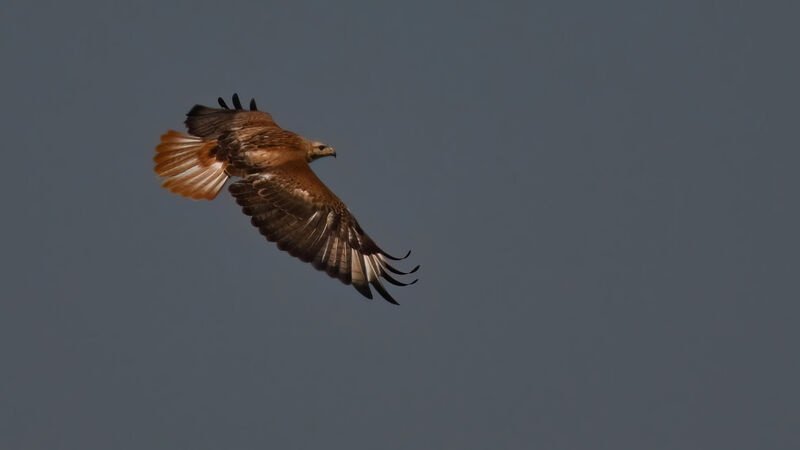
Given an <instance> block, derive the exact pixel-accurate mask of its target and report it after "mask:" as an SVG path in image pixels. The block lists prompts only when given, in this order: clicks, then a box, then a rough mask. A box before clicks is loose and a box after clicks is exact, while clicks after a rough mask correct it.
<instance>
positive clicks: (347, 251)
mask: <svg viewBox="0 0 800 450" xmlns="http://www.w3.org/2000/svg"><path fill="white" fill-rule="evenodd" d="M218 101H219V105H220V107H221V108H209V107H207V106H202V105H195V106H194V107H193V108H192V109H191V110H190V111H189V112H188V113H187V115H186V116H187V118H186V127H187V129H188V131H189V134H184V133H180V132H177V131H173V130H170V131H167V133H166V134H164V135H163V136H161V143H160V144H158V146H156V155H155V157H154V158H153V160H154V161H155V163H156V165H155V172H156V174H158V176H159V177H163V178H165V179H166V180H165V181H164V183H163V187H165V188H167V189H169V190H170V191H172V192H174V193H176V194H179V195H182V196H184V197H189V198H193V199H205V200H212V199H213V198H214V197H216V196H217V193H218V192H219V191H220V189H222V186H223V185H224V184H225V182H226V181H227V180H228V178H229V177H239V178H242V179H241V180H239V181H236V182H234V183H232V184H231V185H230V187H229V190H230V192H231V194H232V195H233V197H234V198H235V199H236V203H238V204H239V205H241V206H242V211H243V212H244V213H245V214H246V215H248V216H250V218H251V220H250V221H251V222H252V224H253V225H254V226H255V227H257V228H258V229H259V231H260V232H261V234H263V235H264V236H265V237H266V238H267V240H268V241H271V242H275V243H276V244H277V245H278V248H279V249H281V250H283V251H286V252H289V254H291V255H292V256H295V257H297V258H299V259H300V260H302V261H305V262H308V263H311V264H312V265H313V266H314V267H315V268H316V269H318V270H323V271H325V272H326V273H327V274H328V275H330V276H331V277H334V278H338V279H339V280H340V281H341V282H342V283H345V284H352V285H353V287H355V288H356V290H357V291H358V292H360V293H361V294H362V295H364V296H365V297H367V298H370V299H371V298H372V291H371V290H370V288H369V286H370V285H371V286H372V287H373V288H375V290H376V291H378V293H380V294H381V296H382V297H383V298H384V299H386V300H387V301H389V302H391V303H394V304H395V305H396V304H397V302H396V301H395V300H394V299H393V298H392V296H391V295H389V293H388V292H387V291H386V289H385V288H384V286H383V284H382V283H381V279H383V280H386V281H387V282H389V283H391V284H394V285H397V286H407V285H409V284H414V283H415V282H416V281H417V280H414V281H412V282H410V283H403V282H400V281H398V280H396V279H395V278H394V277H392V275H391V274H395V275H408V274H410V273H414V272H416V271H417V269H419V266H416V267H414V269H412V270H411V271H409V272H402V271H400V270H398V269H396V268H394V267H392V265H391V264H390V263H389V260H393V261H399V260H402V259H405V258H407V257H408V255H409V254H410V253H411V252H409V253H408V254H406V255H405V256H404V257H402V258H396V257H394V256H391V255H389V254H388V253H386V252H385V251H383V250H382V249H381V248H380V247H378V246H377V245H376V244H375V242H374V241H373V240H372V239H370V237H369V236H367V234H366V233H364V230H362V229H361V226H359V225H358V221H356V219H355V217H353V215H352V214H351V213H350V211H349V210H348V209H347V206H345V204H344V203H343V202H342V201H341V200H339V198H338V197H336V195H334V194H333V192H331V191H330V189H328V188H327V186H325V185H324V184H323V183H322V181H320V180H319V178H317V176H316V175H315V174H314V172H313V171H312V170H311V168H310V167H309V163H310V162H312V161H314V160H316V159H318V158H322V157H324V156H334V157H335V156H336V152H335V151H334V150H333V148H332V147H330V146H328V145H325V144H323V143H321V142H312V141H309V140H308V139H305V138H303V137H301V136H299V135H297V134H295V133H292V132H291V131H288V130H284V129H283V128H281V127H279V126H278V125H277V124H276V123H275V121H274V120H273V119H272V116H271V115H270V114H268V113H266V112H262V111H259V110H258V109H257V108H256V103H255V100H251V101H250V110H249V111H247V110H245V109H244V108H242V104H241V102H240V100H239V96H238V95H237V94H233V109H231V108H229V107H228V105H227V104H226V103H225V101H224V100H223V99H222V98H221V97H220V98H219V100H218Z"/></svg>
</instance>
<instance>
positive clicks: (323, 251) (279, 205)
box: [230, 161, 419, 304]
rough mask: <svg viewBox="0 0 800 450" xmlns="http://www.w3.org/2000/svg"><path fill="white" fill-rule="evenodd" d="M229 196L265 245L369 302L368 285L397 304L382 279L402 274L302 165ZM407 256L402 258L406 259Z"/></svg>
mask: <svg viewBox="0 0 800 450" xmlns="http://www.w3.org/2000/svg"><path fill="white" fill-rule="evenodd" d="M230 191H231V193H232V194H233V196H234V197H235V198H236V202H237V203H238V204H239V205H241V206H242V211H243V212H244V213H245V214H247V215H248V216H250V217H251V222H252V224H253V225H254V226H256V227H257V228H258V229H259V231H260V232H261V234H263V235H264V236H265V237H266V238H267V240H268V241H270V242H275V243H276V244H277V245H278V248H279V249H281V250H284V251H286V252H289V254H291V255H292V256H295V257H297V258H299V259H300V260H302V261H304V262H307V263H311V264H312V265H313V266H314V267H315V268H316V269H318V270H321V271H324V272H326V273H327V274H328V275H329V276H331V277H334V278H338V279H339V280H340V281H341V282H342V283H345V284H352V285H353V287H355V288H356V290H357V291H358V292H360V293H361V294H362V295H363V296H365V297H367V298H372V291H371V290H370V286H371V287H372V288H374V289H375V290H376V291H378V293H379V294H380V295H381V296H382V297H383V298H384V299H386V300H387V301H388V302H390V303H394V304H397V302H396V301H395V300H394V298H392V296H391V295H390V294H389V292H388V291H387V290H386V289H385V288H384V286H383V283H382V281H383V280H385V281H387V282H389V283H391V284H394V285H397V286H406V285H409V284H413V283H415V282H416V281H417V280H414V281H412V282H410V283H403V282H400V281H398V280H396V279H394V278H393V277H392V276H391V275H389V273H390V272H391V273H394V274H396V275H405V274H408V273H413V272H416V270H417V269H418V268H419V266H417V267H415V268H414V269H412V270H411V271H409V272H402V271H400V270H398V269H396V268H394V267H392V266H391V265H390V264H389V260H390V259H393V258H392V257H390V256H388V255H387V254H386V252H384V251H383V250H381V248H380V247H378V246H377V245H376V244H375V242H374V241H373V240H372V239H371V238H370V237H369V236H368V235H367V234H366V233H364V230H362V229H361V226H360V225H359V224H358V222H357V221H356V219H355V217H353V215H352V214H351V213H350V211H349V210H348V209H347V207H346V206H345V205H344V203H342V201H341V200H339V199H338V198H337V197H336V196H335V195H334V194H333V193H332V192H331V191H330V190H329V189H328V188H327V187H326V186H325V185H324V184H323V183H322V181H320V180H319V178H317V177H316V175H315V174H314V172H312V171H311V168H310V167H309V166H308V164H307V163H305V162H304V161H303V162H299V161H298V162H291V163H287V164H284V165H281V166H278V167H276V168H273V169H270V170H269V171H265V172H262V173H259V174H256V175H253V176H250V177H249V178H247V179H245V180H242V181H238V182H236V183H233V184H232V185H231V186H230ZM406 256H407V255H406Z"/></svg>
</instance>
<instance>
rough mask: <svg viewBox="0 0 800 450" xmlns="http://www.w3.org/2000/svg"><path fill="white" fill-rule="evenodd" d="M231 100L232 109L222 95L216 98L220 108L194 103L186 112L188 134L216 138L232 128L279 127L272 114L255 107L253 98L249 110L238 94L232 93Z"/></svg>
mask: <svg viewBox="0 0 800 450" xmlns="http://www.w3.org/2000/svg"><path fill="white" fill-rule="evenodd" d="M231 100H232V101H233V107H234V109H231V108H229V107H228V104H227V103H225V100H223V99H222V97H220V98H219V99H217V102H218V103H219V106H220V108H210V107H208V106H203V105H195V106H194V107H193V108H192V109H191V110H189V112H188V113H186V128H188V130H189V134H191V135H192V136H199V137H202V138H205V139H217V138H219V136H220V135H221V134H223V133H225V132H227V131H229V130H231V129H234V128H248V127H275V128H280V127H278V124H276V123H275V120H273V119H272V115H270V114H269V113H266V112H263V111H258V110H257V109H256V108H255V100H252V101H251V102H250V111H247V110H245V109H244V108H242V102H241V101H240V100H239V95H237V94H233V98H232V99H231Z"/></svg>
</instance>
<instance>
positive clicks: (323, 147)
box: [317, 145, 325, 150]
mask: <svg viewBox="0 0 800 450" xmlns="http://www.w3.org/2000/svg"><path fill="white" fill-rule="evenodd" d="M317 148H318V149H320V150H324V149H325V146H324V145H318V146H317Z"/></svg>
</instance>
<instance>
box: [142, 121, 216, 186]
mask: <svg viewBox="0 0 800 450" xmlns="http://www.w3.org/2000/svg"><path fill="white" fill-rule="evenodd" d="M216 148H217V141H216V140H208V141H207V140H203V138H201V137H197V136H190V135H188V134H184V133H179V132H177V131H174V130H169V131H167V133H166V134H164V135H163V136H161V143H160V144H158V145H157V146H156V156H155V157H153V161H155V163H156V167H155V171H156V174H158V176H159V177H164V178H166V180H164V184H162V186H163V187H165V188H167V189H169V190H170V191H172V192H174V193H176V194H178V195H182V196H184V197H190V198H194V199H206V200H212V199H213V198H214V197H216V196H217V193H218V192H219V190H220V189H222V186H223V185H224V184H225V181H227V180H228V175H227V174H226V173H225V166H226V163H224V162H222V161H219V160H217V158H216V157H215V156H214V154H215V151H216Z"/></svg>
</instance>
